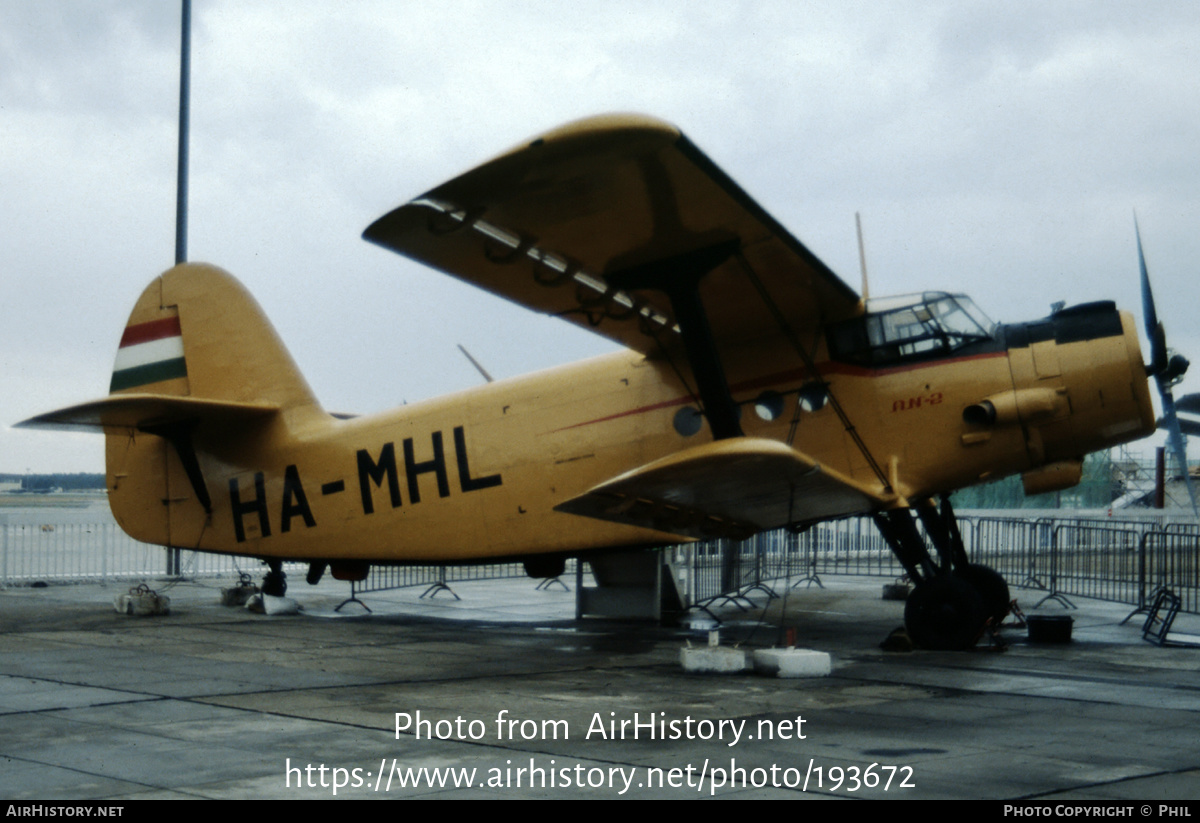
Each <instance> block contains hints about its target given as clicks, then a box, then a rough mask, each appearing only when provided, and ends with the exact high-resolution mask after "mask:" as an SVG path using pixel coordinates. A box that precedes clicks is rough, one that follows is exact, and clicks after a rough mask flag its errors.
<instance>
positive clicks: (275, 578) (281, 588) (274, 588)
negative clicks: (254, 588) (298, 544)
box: [262, 570, 287, 597]
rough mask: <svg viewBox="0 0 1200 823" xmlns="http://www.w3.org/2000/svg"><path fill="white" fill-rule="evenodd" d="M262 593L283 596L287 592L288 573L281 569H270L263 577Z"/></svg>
mask: <svg viewBox="0 0 1200 823" xmlns="http://www.w3.org/2000/svg"><path fill="white" fill-rule="evenodd" d="M262 593H263V594H269V595H271V596H272V597H283V596H284V595H285V594H287V575H286V574H284V572H283V571H282V570H281V571H269V572H267V574H266V576H265V577H263V582H262Z"/></svg>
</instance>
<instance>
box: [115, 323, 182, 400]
mask: <svg viewBox="0 0 1200 823" xmlns="http://www.w3.org/2000/svg"><path fill="white" fill-rule="evenodd" d="M176 377H187V364H186V362H185V361H184V359H183V333H182V331H181V330H180V327H179V317H177V316H176V317H164V318H162V319H161V320H151V321H149V322H148V323H137V324H134V325H132V326H126V327H125V333H124V334H123V335H121V347H120V348H119V349H117V362H116V363H115V364H113V376H112V383H111V385H110V386H109V389H108V390H109V391H110V392H113V391H120V390H121V389H132V388H136V387H138V386H144V385H146V384H148V383H158V382H159V381H162V380H171V379H173V378H176Z"/></svg>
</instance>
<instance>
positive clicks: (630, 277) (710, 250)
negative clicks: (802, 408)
mask: <svg viewBox="0 0 1200 823" xmlns="http://www.w3.org/2000/svg"><path fill="white" fill-rule="evenodd" d="M740 245H741V241H740V240H739V239H737V238H733V239H731V240H723V241H720V242H717V243H714V244H712V245H709V246H704V247H702V248H699V249H693V250H691V251H687V252H683V253H681V254H677V255H675V256H673V257H669V258H666V259H661V260H655V261H653V262H650V263H643V264H641V265H637V266H631V267H629V268H625V269H620V270H618V271H615V272H606V273H605V275H604V277H605V279H606V280H607V281H608V282H609V283H610V284H612V285H613V286H614V287H616V288H618V289H623V290H627V291H632V290H634V289H654V290H656V291H661V292H663V293H664V294H666V295H667V298H668V299H669V300H670V301H671V309H672V313H673V314H674V315H675V320H676V322H677V323H678V324H679V332H680V336H681V337H682V338H683V345H684V349H685V351H686V352H687V358H688V364H689V365H690V366H691V367H692V374H693V375H695V377H696V388H697V389H698V391H699V393H700V402H701V403H702V404H703V406H704V414H705V416H706V417H708V425H709V426H710V427H711V428H712V433H713V439H715V440H725V439H728V438H730V437H741V436H742V426H741V424H740V423H739V422H738V409H737V404H736V403H734V402H733V395H732V394H731V393H730V391H729V381H728V380H726V378H725V370H724V368H723V367H722V366H721V357H720V354H719V353H718V351H717V343H716V340H715V339H714V337H713V333H712V326H711V325H710V324H709V322H708V314H707V313H706V312H705V310H704V301H703V300H702V299H701V297H700V281H701V280H702V279H703V278H704V275H706V274H708V273H709V272H710V271H712V270H713V269H715V268H716V267H717V266H719V265H721V264H722V263H724V262H725V261H726V260H728V259H729V258H730V257H732V256H733V255H734V254H735V253H737V251H738V249H739V246H740Z"/></svg>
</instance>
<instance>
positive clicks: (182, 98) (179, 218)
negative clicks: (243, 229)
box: [175, 0, 192, 265]
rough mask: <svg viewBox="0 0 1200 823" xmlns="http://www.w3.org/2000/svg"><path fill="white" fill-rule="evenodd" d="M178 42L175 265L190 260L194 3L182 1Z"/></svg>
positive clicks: (189, 0) (186, 0)
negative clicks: (188, 258)
mask: <svg viewBox="0 0 1200 823" xmlns="http://www.w3.org/2000/svg"><path fill="white" fill-rule="evenodd" d="M182 3H183V8H182V22H181V26H180V28H181V29H182V33H181V35H180V38H179V172H178V177H177V182H176V186H175V264H176V265H178V264H180V263H183V262H185V261H186V260H187V199H188V103H189V98H190V96H191V73H192V0H182Z"/></svg>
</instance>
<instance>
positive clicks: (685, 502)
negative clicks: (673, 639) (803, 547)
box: [555, 438, 887, 539]
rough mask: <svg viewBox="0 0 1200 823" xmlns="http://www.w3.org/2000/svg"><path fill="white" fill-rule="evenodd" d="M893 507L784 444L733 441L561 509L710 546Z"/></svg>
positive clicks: (651, 467) (665, 461)
mask: <svg viewBox="0 0 1200 823" xmlns="http://www.w3.org/2000/svg"><path fill="white" fill-rule="evenodd" d="M885 502H887V498H884V497H881V496H880V495H878V494H876V493H875V492H872V491H871V490H869V489H868V488H867V487H865V486H863V485H861V484H859V483H857V482H855V481H853V480H851V479H850V478H848V477H845V476H844V475H841V474H839V473H838V472H835V471H833V470H832V469H829V468H827V467H825V466H822V465H821V464H819V463H817V462H816V461H815V460H813V459H812V458H810V457H808V456H807V455H804V454H801V453H800V452H798V451H796V450H795V449H792V448H790V447H789V446H787V445H785V444H783V443H780V442H778V441H775V440H766V439H759V438H731V439H728V440H718V441H716V442H713V443H706V444H705V445H702V446H697V447H695V448H692V449H688V450H686V451H682V452H679V453H678V454H673V455H670V456H669V457H664V458H662V459H661V460H656V461H654V462H652V463H648V464H647V465H645V466H642V467H641V468H638V469H634V470H633V471H631V472H627V473H626V474H623V475H621V476H619V477H616V478H614V479H612V480H609V481H607V482H605V483H602V484H600V485H599V486H596V487H595V488H593V489H591V490H590V491H587V492H585V493H584V494H582V495H580V496H579V497H575V498H573V499H571V500H568V501H567V502H565V503H562V504H561V505H559V506H556V507H555V508H556V509H557V510H558V511H562V512H569V513H571V514H580V515H584V516H586V517H594V518H597V519H600V520H610V521H613V522H616V523H625V524H629V525H634V526H641V527H643V528H649V529H655V530H656V531H661V532H667V533H670V534H678V535H683V536H686V537H694V538H697V539H704V538H711V537H733V538H744V537H748V536H750V535H751V534H754V533H756V532H759V531H763V530H765V529H774V528H779V527H781V526H786V525H790V524H797V523H805V522H809V521H812V520H817V519H826V518H832V517H842V516H845V515H850V514H856V513H860V512H866V511H870V510H871V509H875V508H878V507H879V506H881V505H882V504H883V503H885Z"/></svg>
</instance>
